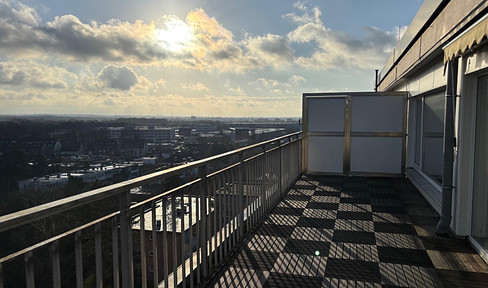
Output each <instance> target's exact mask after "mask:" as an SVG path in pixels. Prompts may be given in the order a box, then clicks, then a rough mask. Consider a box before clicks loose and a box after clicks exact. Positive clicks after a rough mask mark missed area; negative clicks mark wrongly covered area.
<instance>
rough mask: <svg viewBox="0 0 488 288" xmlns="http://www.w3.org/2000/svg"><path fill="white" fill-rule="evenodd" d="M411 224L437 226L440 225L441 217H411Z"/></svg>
mask: <svg viewBox="0 0 488 288" xmlns="http://www.w3.org/2000/svg"><path fill="white" fill-rule="evenodd" d="M409 218H410V222H412V224H414V225H417V226H436V225H437V223H439V220H440V217H439V216H437V217H435V216H419V215H410V217H409Z"/></svg>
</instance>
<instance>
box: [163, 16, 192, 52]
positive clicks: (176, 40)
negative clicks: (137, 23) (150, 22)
mask: <svg viewBox="0 0 488 288" xmlns="http://www.w3.org/2000/svg"><path fill="white" fill-rule="evenodd" d="M158 26H160V27H157V28H156V31H155V33H156V39H157V40H158V41H159V43H160V44H161V45H162V46H163V47H164V48H165V49H168V50H170V51H172V52H179V51H181V50H184V49H186V48H188V47H189V46H190V44H191V41H192V39H193V35H192V33H191V29H190V27H188V25H187V24H186V23H185V22H184V21H182V20H180V19H177V18H167V19H164V20H163V21H162V22H161V25H158Z"/></svg>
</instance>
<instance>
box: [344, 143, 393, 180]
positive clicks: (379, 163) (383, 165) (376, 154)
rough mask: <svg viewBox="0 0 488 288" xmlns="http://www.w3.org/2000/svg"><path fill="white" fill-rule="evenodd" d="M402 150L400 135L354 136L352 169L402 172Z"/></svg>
mask: <svg viewBox="0 0 488 288" xmlns="http://www.w3.org/2000/svg"><path fill="white" fill-rule="evenodd" d="M401 151H402V138H399V137H352V138H351V171H352V172H367V173H394V174H400V173H401V172H402V170H401V167H402V154H401Z"/></svg>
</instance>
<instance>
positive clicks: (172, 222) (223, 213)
mask: <svg viewBox="0 0 488 288" xmlns="http://www.w3.org/2000/svg"><path fill="white" fill-rule="evenodd" d="M301 145H302V143H301V133H300V132H298V133H293V134H289V135H286V136H283V137H279V138H276V139H273V140H269V141H266V142H262V143H259V144H255V145H251V146H248V147H244V148H241V149H237V150H233V151H231V152H227V153H224V154H220V155H216V156H213V157H209V158H206V159H203V160H199V161H195V162H191V163H188V164H185V165H181V166H178V167H174V168H170V169H167V170H164V171H160V172H156V173H153V174H149V175H145V176H141V177H138V178H135V179H131V180H128V181H124V182H121V183H118V184H114V185H110V186H106V187H102V188H99V189H95V190H91V191H89V192H85V193H81V194H78V195H75V196H72V197H68V198H64V199H61V200H57V201H53V202H50V203H47V204H43V205H39V206H36V207H33V208H30V209H26V210H23V211H19V212H16V213H13V214H9V215H5V216H2V217H0V233H2V235H3V234H5V233H9V232H10V231H13V230H15V229H17V228H19V227H23V226H28V227H29V225H32V224H33V223H36V221H40V220H43V219H44V220H45V219H50V217H54V216H56V215H63V213H69V212H71V211H73V209H75V208H82V209H84V208H83V207H87V206H88V205H91V204H94V203H101V202H102V201H105V200H107V199H109V198H110V199H113V198H114V197H115V198H118V206H116V209H115V210H114V211H111V212H109V213H107V215H103V216H102V217H98V218H97V219H95V220H90V221H88V222H87V223H84V224H83V225H78V226H75V227H72V228H70V229H67V230H66V231H63V232H62V233H58V234H56V235H54V236H49V237H48V239H45V240H43V241H39V242H37V243H34V244H32V245H29V246H27V247H25V248H22V249H20V250H16V252H13V253H9V254H8V255H6V256H4V255H0V257H2V258H0V288H4V287H7V286H6V285H8V283H9V282H8V281H6V279H7V278H8V277H7V276H8V275H7V272H6V271H7V269H6V268H7V267H8V265H9V264H12V265H14V262H19V261H20V262H23V264H22V266H24V270H25V274H24V275H25V282H24V280H23V279H17V280H18V281H19V283H20V285H19V286H25V287H35V286H36V285H39V284H38V279H37V278H38V277H39V275H37V274H36V267H38V266H39V265H47V264H46V263H48V266H49V267H50V270H51V271H50V272H51V274H52V276H51V277H50V278H51V279H50V280H49V281H50V282H51V283H52V286H53V287H61V286H70V287H75V286H76V287H83V285H84V284H86V282H87V281H89V280H87V278H88V277H87V276H88V275H87V274H88V272H87V271H88V270H89V271H92V272H90V273H91V276H93V277H92V278H94V279H92V281H94V286H96V287H103V286H104V285H106V286H107V285H109V286H112V287H124V288H125V287H134V286H137V287H148V285H151V286H154V287H176V286H178V285H182V286H183V287H188V286H189V287H194V286H199V285H202V284H203V283H205V281H207V280H208V279H209V278H210V277H211V276H212V275H213V273H215V272H216V271H218V269H219V267H220V266H221V265H222V264H223V263H224V262H225V261H226V259H227V258H228V257H229V256H230V255H231V253H232V251H233V249H235V248H236V247H238V245H239V243H240V242H241V240H243V238H244V237H245V236H246V235H247V233H248V232H249V231H250V230H252V229H253V227H255V226H256V225H257V224H258V223H259V222H260V221H261V219H263V217H264V216H265V215H266V214H267V212H269V211H270V209H271V208H273V207H274V206H275V205H276V204H277V203H278V202H279V200H280V198H281V197H282V196H283V195H284V193H286V192H287V191H288V189H289V188H290V187H291V185H293V183H294V182H295V181H296V179H297V178H298V177H299V176H300V174H301V172H302V170H301V161H302V157H301V151H302V147H301ZM180 175H190V176H187V177H186V180H185V181H186V183H185V184H183V185H181V186H179V187H177V188H174V189H170V190H168V191H164V192H163V191H161V192H160V193H158V194H153V195H152V196H150V197H149V198H148V199H145V200H143V201H140V202H138V203H135V204H132V205H131V193H130V191H131V189H133V188H137V187H143V186H144V185H148V184H151V183H161V182H164V180H165V179H166V180H167V179H168V178H169V177H172V176H180ZM192 175H193V176H192ZM43 249H44V250H46V251H48V252H45V253H43V252H42V251H44V250H43ZM46 255H47V256H46ZM66 255H68V256H66ZM70 255H71V256H70ZM87 257H88V258H90V259H87ZM22 258H23V259H22ZM45 258H47V261H46V259H45ZM63 258H68V259H63ZM93 258H94V259H93ZM90 261H91V262H90ZM87 263H88V264H87ZM90 263H94V267H92V266H90ZM22 266H19V265H17V266H15V267H22ZM70 267H71V269H70ZM109 274H110V275H111V277H107V275H109ZM70 281H72V282H70ZM5 283H7V284H5Z"/></svg>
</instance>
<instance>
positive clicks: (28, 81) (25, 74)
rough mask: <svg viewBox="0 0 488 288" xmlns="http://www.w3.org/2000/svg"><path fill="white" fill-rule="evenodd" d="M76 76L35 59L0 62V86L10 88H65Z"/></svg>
mask: <svg viewBox="0 0 488 288" xmlns="http://www.w3.org/2000/svg"><path fill="white" fill-rule="evenodd" d="M76 78H77V76H76V75H75V74H73V73H70V72H69V71H67V70H66V69H65V68H62V67H58V66H53V65H45V64H41V63H39V62H36V61H10V62H0V86H1V85H8V86H11V88H12V89H16V90H18V89H27V88H38V89H43V90H44V89H65V88H67V87H68V84H67V83H66V81H68V82H72V81H73V80H75V79H76Z"/></svg>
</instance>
